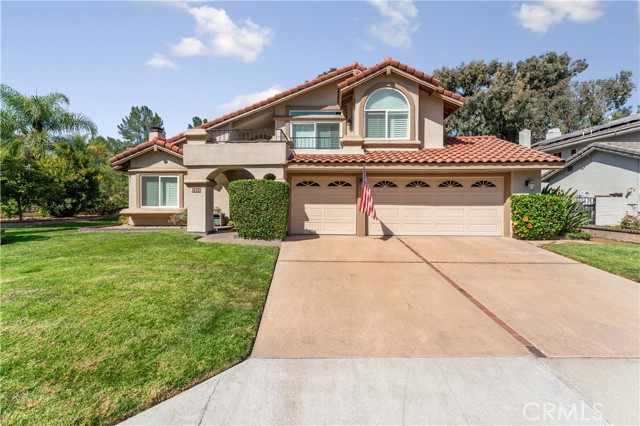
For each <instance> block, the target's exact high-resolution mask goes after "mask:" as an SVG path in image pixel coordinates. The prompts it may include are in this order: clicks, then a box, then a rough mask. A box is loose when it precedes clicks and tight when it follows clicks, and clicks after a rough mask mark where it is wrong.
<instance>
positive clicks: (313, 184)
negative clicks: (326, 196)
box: [296, 180, 320, 186]
mask: <svg viewBox="0 0 640 426" xmlns="http://www.w3.org/2000/svg"><path fill="white" fill-rule="evenodd" d="M296 186H320V184H319V183H318V182H315V181H312V180H303V181H301V182H298V183H297V184H296Z"/></svg>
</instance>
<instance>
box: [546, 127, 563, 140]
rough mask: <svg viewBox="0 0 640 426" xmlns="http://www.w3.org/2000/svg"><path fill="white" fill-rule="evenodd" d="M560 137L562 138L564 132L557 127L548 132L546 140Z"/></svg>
mask: <svg viewBox="0 0 640 426" xmlns="http://www.w3.org/2000/svg"><path fill="white" fill-rule="evenodd" d="M558 136H562V132H561V131H560V129H558V128H557V127H554V128H553V129H549V130H547V136H546V138H545V139H553V138H557V137H558Z"/></svg>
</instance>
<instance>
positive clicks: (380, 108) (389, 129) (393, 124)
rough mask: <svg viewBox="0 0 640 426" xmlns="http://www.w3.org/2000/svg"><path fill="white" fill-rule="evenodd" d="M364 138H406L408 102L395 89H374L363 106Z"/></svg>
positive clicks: (407, 131)
mask: <svg viewBox="0 0 640 426" xmlns="http://www.w3.org/2000/svg"><path fill="white" fill-rule="evenodd" d="M364 116H365V120H364V122H365V138H367V139H408V138H409V102H407V98H406V97H405V96H404V95H403V94H402V93H401V92H400V91H399V90H396V89H390V88H384V89H379V90H376V91H375V92H373V93H372V94H371V96H369V98H368V99H367V102H366V104H365V106H364Z"/></svg>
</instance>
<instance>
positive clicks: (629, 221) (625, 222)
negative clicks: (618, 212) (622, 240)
mask: <svg viewBox="0 0 640 426" xmlns="http://www.w3.org/2000/svg"><path fill="white" fill-rule="evenodd" d="M620 228H622V229H635V230H637V231H640V219H638V216H632V215H630V214H628V215H626V216H625V217H623V218H622V220H621V221H620Z"/></svg>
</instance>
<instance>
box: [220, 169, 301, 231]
mask: <svg viewBox="0 0 640 426" xmlns="http://www.w3.org/2000/svg"><path fill="white" fill-rule="evenodd" d="M229 207H230V210H231V219H233V223H234V224H235V227H236V231H238V235H239V236H240V237H242V238H255V239H259V240H273V239H282V238H284V236H285V235H286V232H287V222H288V217H289V185H288V184H286V183H284V182H276V181H272V180H264V179H258V180H256V179H252V180H236V181H233V182H230V183H229Z"/></svg>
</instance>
